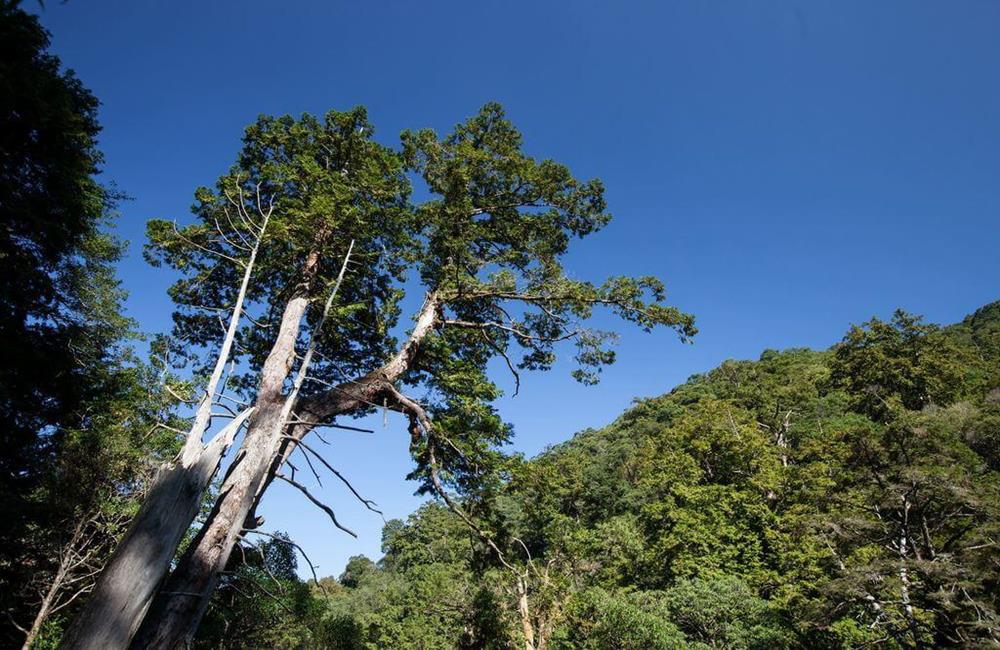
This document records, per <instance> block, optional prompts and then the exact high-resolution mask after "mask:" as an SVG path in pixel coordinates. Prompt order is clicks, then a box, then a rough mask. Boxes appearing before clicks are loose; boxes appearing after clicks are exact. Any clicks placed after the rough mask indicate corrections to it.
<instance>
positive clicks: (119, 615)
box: [60, 205, 273, 650]
mask: <svg viewBox="0 0 1000 650" xmlns="http://www.w3.org/2000/svg"><path fill="white" fill-rule="evenodd" d="M272 210H273V205H272V207H271V208H269V209H268V211H267V212H266V213H265V212H263V210H262V211H261V216H262V217H263V223H262V225H261V226H260V230H259V231H257V232H256V233H254V236H255V243H254V246H253V248H252V249H251V251H250V256H249V259H248V260H247V262H246V264H245V266H244V272H243V277H242V281H241V284H240V288H239V292H238V294H237V298H236V304H235V305H234V306H233V311H232V314H231V315H230V319H229V325H228V327H227V329H226V335H225V338H224V339H223V341H222V346H221V348H220V350H219V355H218V357H217V358H216V362H215V366H214V368H213V370H212V374H211V376H210V377H209V380H208V382H207V384H206V386H205V393H204V394H203V395H202V397H201V399H200V401H199V404H198V409H197V411H196V412H195V417H194V422H193V423H192V425H191V428H190V430H189V431H188V433H187V436H186V438H185V441H184V446H183V448H182V449H181V453H180V455H179V457H178V458H177V459H175V460H174V461H173V462H170V463H166V464H164V465H163V466H162V467H161V468H160V471H159V472H157V475H156V477H155V478H154V480H153V485H152V487H151V488H150V490H149V492H148V494H147V495H146V498H145V499H144V500H143V504H142V507H141V508H140V509H139V512H138V513H137V514H136V516H135V519H133V521H132V524H131V525H130V526H129V529H128V531H127V532H126V533H125V536H124V537H123V538H122V540H121V542H120V543H119V544H118V548H117V549H116V550H115V553H114V554H113V555H112V556H111V559H110V560H109V561H108V564H107V565H106V566H105V568H104V570H103V571H102V572H101V576H100V578H99V579H98V581H97V585H96V586H95V587H94V592H93V593H92V594H91V596H90V598H88V599H87V603H86V605H84V608H83V610H82V611H81V612H80V614H79V616H78V617H77V619H76V620H75V621H74V622H73V625H72V626H71V627H70V629H69V631H68V632H67V634H66V637H65V638H64V639H63V641H62V643H61V645H60V647H61V648H64V649H65V650H75V649H80V650H86V649H90V648H125V647H127V646H128V644H129V641H130V640H131V638H132V635H133V634H135V632H136V630H137V629H138V628H139V625H140V623H141V622H142V619H143V616H144V615H145V614H146V610H147V608H148V607H149V604H150V602H151V600H152V598H153V596H154V594H155V593H156V589H157V588H158V587H159V585H160V583H161V582H162V581H163V577H164V576H165V575H166V574H167V571H168V570H169V569H170V561H171V560H172V559H173V558H174V555H175V554H176V553H177V547H178V546H179V545H180V542H181V539H183V537H184V533H185V532H187V530H188V528H189V527H190V526H191V523H192V522H193V521H194V518H195V517H196V516H197V514H198V511H199V510H200V508H201V502H202V499H203V498H204V496H205V491H206V490H207V489H208V486H209V483H211V481H212V477H213V476H215V473H216V472H217V471H218V469H219V464H220V463H221V461H222V457H223V456H224V455H225V453H226V450H227V449H228V448H229V446H230V445H231V444H232V441H233V438H234V437H235V436H236V433H237V431H239V428H240V427H241V426H242V424H243V422H244V421H245V420H246V419H247V417H249V416H250V414H251V412H252V409H247V410H245V411H243V412H242V413H241V414H239V415H238V416H236V417H235V418H234V419H233V420H232V421H231V422H230V423H229V424H228V425H227V426H226V427H225V428H224V429H223V430H222V431H220V432H219V433H218V434H216V435H215V437H214V438H213V439H212V441H211V442H210V443H208V444H207V445H206V444H204V442H203V439H204V435H205V432H206V431H207V429H208V426H209V423H210V421H211V417H212V405H213V404H214V403H215V400H216V391H217V390H218V385H219V382H220V381H221V378H222V373H223V370H224V368H225V365H226V362H227V361H228V360H229V354H230V352H231V350H232V347H233V343H234V341H235V338H236V331H237V329H238V328H239V324H240V319H241V317H242V314H243V303H244V300H245V298H246V293H247V288H248V286H249V284H250V278H251V276H252V274H253V268H254V263H255V261H256V259H257V252H258V250H259V249H260V244H261V240H262V238H263V236H264V231H265V229H266V228H267V223H268V220H269V219H270V216H271V211H272Z"/></svg>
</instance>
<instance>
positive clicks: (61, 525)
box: [0, 0, 174, 647]
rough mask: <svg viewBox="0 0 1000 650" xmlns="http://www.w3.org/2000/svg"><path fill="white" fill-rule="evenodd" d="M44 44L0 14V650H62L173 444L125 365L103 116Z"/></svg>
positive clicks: (0, 5)
mask: <svg viewBox="0 0 1000 650" xmlns="http://www.w3.org/2000/svg"><path fill="white" fill-rule="evenodd" d="M48 45H49V37H48V34H47V33H46V32H45V31H44V30H43V29H42V28H41V26H40V25H39V23H38V21H37V19H36V18H35V17H33V16H31V15H29V14H27V13H26V12H24V11H23V10H22V9H20V7H19V3H18V2H10V1H7V0H5V1H4V2H0V213H2V216H3V227H2V228H0V263H2V265H3V269H4V280H3V282H2V283H0V342H2V343H0V344H2V348H3V350H4V353H3V358H4V361H3V372H0V419H2V424H0V519H2V521H3V526H0V584H2V585H3V586H4V588H3V589H0V609H2V611H3V624H2V626H0V645H3V646H4V647H17V646H18V645H20V644H21V643H25V644H27V643H30V642H31V641H32V640H33V639H36V638H37V637H38V636H39V634H40V633H42V632H44V631H45V630H48V631H49V632H51V635H53V636H56V637H57V636H58V631H59V629H60V627H61V624H62V622H63V621H64V619H65V618H66V617H68V616H71V615H72V614H73V613H74V612H75V611H76V608H77V607H78V606H79V605H80V604H81V603H82V602H83V601H84V599H85V595H86V594H87V593H88V592H89V591H90V589H91V588H92V587H93V583H94V580H95V578H96V574H97V572H98V571H99V570H100V569H101V567H102V566H103V564H104V562H105V561H106V559H107V556H108V553H109V552H110V550H111V549H112V548H113V547H114V544H115V542H116V540H117V539H118V537H119V536H120V534H121V532H122V530H123V527H124V525H125V524H126V523H127V521H128V519H129V517H130V516H131V515H132V513H133V512H134V509H135V507H136V503H137V501H138V500H139V499H140V498H141V494H142V493H143V491H144V489H145V485H146V483H147V480H148V478H149V474H150V472H149V470H150V463H151V462H155V461H156V460H157V459H160V458H163V457H164V456H165V455H167V454H169V453H171V452H172V448H173V444H174V441H173V439H172V436H170V435H164V434H165V432H164V430H162V429H159V428H157V426H156V425H157V424H165V423H167V422H168V420H169V412H168V407H169V406H170V405H171V402H172V398H170V397H169V396H168V395H166V394H165V393H163V391H162V390H161V389H160V387H159V386H158V381H159V372H158V370H157V369H154V368H153V364H147V363H144V362H143V361H142V360H141V359H139V358H137V357H135V356H134V355H133V354H132V353H131V351H130V345H131V343H132V342H133V341H134V340H135V338H136V334H135V332H134V326H133V323H132V322H131V321H130V320H129V319H128V318H126V317H124V316H123V315H122V298H123V294H122V291H121V290H120V288H119V286H118V284H117V281H116V279H115V276H114V265H115V263H116V262H117V261H118V260H119V258H120V255H121V252H122V246H121V243H120V242H118V241H117V240H116V239H115V238H114V237H113V236H112V235H111V234H109V232H108V230H107V228H108V227H109V226H110V224H111V216H112V210H113V208H114V204H115V202H116V200H118V198H119V197H118V195H117V193H116V192H114V191H113V190H110V189H108V188H107V187H105V186H102V185H101V184H100V183H99V182H98V181H97V180H96V175H97V173H98V171H99V166H100V163H101V154H100V152H99V150H98V148H97V135H98V133H99V131H100V127H99V125H98V123H97V119H96V113H97V106H98V102H97V100H96V99H95V98H94V96H93V95H92V94H91V93H90V92H89V91H88V90H87V89H86V88H84V86H83V85H82V84H81V83H80V81H79V80H78V79H77V78H76V77H75V76H74V75H73V73H72V72H71V71H67V70H64V69H63V68H62V66H61V64H60V61H59V59H58V58H56V57H54V56H52V55H51V54H49V53H48V52H47V48H48ZM43 636H44V635H43ZM40 642H41V641H40Z"/></svg>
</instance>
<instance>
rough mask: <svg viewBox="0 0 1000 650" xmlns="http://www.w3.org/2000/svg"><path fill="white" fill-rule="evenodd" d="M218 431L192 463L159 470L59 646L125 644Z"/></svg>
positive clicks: (208, 471) (206, 473)
mask: <svg viewBox="0 0 1000 650" xmlns="http://www.w3.org/2000/svg"><path fill="white" fill-rule="evenodd" d="M248 414H249V412H248V411H247V412H244V414H243V415H242V416H241V417H240V418H238V419H237V420H234V422H233V423H236V427H234V429H233V432H235V428H238V426H239V424H242V421H243V419H245V417H246V416H247V415H248ZM233 423H231V424H230V426H231V427H232V426H233ZM224 435H228V432H222V433H220V434H219V439H218V440H217V441H213V444H210V445H209V446H208V447H207V448H206V449H205V453H204V454H202V455H201V457H200V458H199V459H198V460H197V462H196V463H195V465H194V466H193V467H188V466H185V465H183V464H182V463H180V462H177V463H171V464H168V465H165V466H164V467H163V468H161V469H160V471H159V473H158V474H157V476H156V478H155V479H154V481H153V485H152V487H151V488H150V490H149V493H148V495H147V496H146V499H145V500H144V502H143V504H142V508H141V509H140V510H139V513H138V514H137V515H136V517H135V519H134V520H133V521H132V524H131V526H129V529H128V532H127V533H125V537H124V538H123V539H122V541H121V542H120V543H119V544H118V548H117V549H116V551H115V553H114V555H112V557H111V559H110V560H109V561H108V564H107V566H106V567H105V569H104V571H103V572H102V573H101V577H100V578H99V579H98V581H97V585H96V586H95V587H94V593H93V594H92V595H91V597H90V598H88V599H87V604H86V605H85V606H84V608H83V610H82V611H81V612H80V615H79V616H78V618H77V619H76V621H75V623H74V625H73V627H71V628H70V630H69V632H68V633H67V635H66V637H65V638H64V639H63V641H62V644H61V646H60V647H62V648H66V649H74V650H75V649H80V650H90V649H94V648H109V649H110V648H126V647H128V644H129V641H130V640H131V638H132V635H133V634H134V633H135V631H136V630H137V629H138V627H139V624H140V622H141V621H142V617H143V615H144V614H145V613H146V610H147V608H148V607H149V603H150V602H151V600H152V598H153V595H154V594H155V593H156V589H157V587H159V585H160V583H161V582H162V580H163V576H164V575H166V573H167V571H168V570H169V568H170V561H171V560H172V559H173V557H174V553H175V552H176V551H177V546H178V545H179V544H180V541H181V538H182V537H183V536H184V533H185V532H186V531H187V529H188V527H190V526H191V522H193V521H194V518H195V516H196V515H197V514H198V510H199V508H200V507H201V501H202V496H203V495H204V494H205V490H206V489H207V488H208V484H209V482H210V481H211V480H212V476H214V475H215V472H216V470H217V469H218V466H219V462H220V460H221V459H222V454H223V452H224V451H225V449H226V446H228V445H224V444H223V442H224V438H223V436H224ZM230 441H231V438H230Z"/></svg>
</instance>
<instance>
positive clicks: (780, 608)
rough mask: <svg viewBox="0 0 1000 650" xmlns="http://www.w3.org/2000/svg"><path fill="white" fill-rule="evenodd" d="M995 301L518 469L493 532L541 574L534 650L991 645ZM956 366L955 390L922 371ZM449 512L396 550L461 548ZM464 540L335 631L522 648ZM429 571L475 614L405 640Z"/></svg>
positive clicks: (850, 347)
mask: <svg viewBox="0 0 1000 650" xmlns="http://www.w3.org/2000/svg"><path fill="white" fill-rule="evenodd" d="M996 307H997V306H996V304H995V303H994V304H992V305H988V306H986V307H984V308H982V309H981V310H979V311H978V312H976V314H975V315H973V316H970V317H969V318H967V319H965V320H964V321H963V322H962V323H959V324H957V325H953V326H950V327H943V328H942V327H932V326H928V325H925V324H923V323H921V322H920V320H919V319H918V318H916V317H914V316H911V315H908V314H903V313H898V314H897V315H896V316H895V317H894V319H893V321H892V322H884V321H880V320H877V319H876V320H873V321H871V322H869V323H867V324H865V325H864V326H862V327H855V328H851V329H850V330H849V331H848V332H847V334H846V335H845V338H844V341H843V342H842V343H841V344H838V345H837V346H835V347H834V348H833V349H832V350H829V351H825V352H813V351H809V350H788V351H785V352H775V351H765V352H764V353H763V354H762V355H761V357H760V359H759V360H758V361H753V362H750V361H728V362H726V363H724V364H722V365H721V366H720V367H718V368H716V369H714V370H712V371H711V372H708V373H706V374H704V375H698V376H695V377H692V378H691V379H690V380H689V381H688V382H687V383H685V384H683V385H681V386H679V387H677V388H676V389H674V390H673V391H672V392H671V393H669V394H668V395H664V396H661V397H657V398H652V399H646V400H641V401H639V402H638V403H637V404H636V405H635V406H634V407H633V408H632V409H630V410H629V411H628V412H626V413H625V414H623V415H622V416H621V417H620V418H619V419H618V420H617V421H616V422H615V423H613V424H612V425H610V426H608V427H605V428H603V429H599V430H588V431H583V432H581V433H579V434H577V435H576V436H575V437H574V438H573V439H572V440H570V441H568V442H566V443H563V444H560V445H557V446H555V447H553V448H552V449H550V450H549V451H547V452H545V453H543V454H542V455H540V456H539V457H537V458H535V459H532V460H530V461H526V462H524V463H523V464H521V465H519V466H516V467H515V469H514V470H513V474H512V477H511V480H509V481H507V482H505V483H504V484H503V486H502V487H501V488H500V489H499V491H498V492H497V493H495V494H494V495H493V496H492V497H491V499H492V501H491V504H490V506H489V513H488V515H487V514H484V515H482V516H484V517H487V516H488V517H492V519H490V521H491V522H492V529H491V530H493V531H495V539H496V540H497V542H498V543H499V544H501V546H502V547H503V548H504V549H505V551H507V557H508V559H509V561H510V562H512V563H516V564H517V565H519V566H523V567H525V568H526V569H527V570H528V571H529V572H530V575H532V576H534V579H535V580H536V582H535V585H536V590H535V591H534V592H533V597H534V598H535V600H534V603H535V609H534V615H535V616H536V620H538V621H539V622H542V621H543V619H544V621H545V623H546V625H547V627H546V626H545V625H538V626H536V629H535V632H536V638H535V644H536V645H538V644H540V643H546V644H547V645H548V647H552V648H590V647H594V648H603V647H621V648H630V647H636V648H674V647H695V648H701V647H727V648H776V647H789V648H794V647H807V648H815V647H856V646H861V645H873V646H877V647H887V648H914V647H975V646H977V645H989V644H991V643H995V642H996V640H997V637H998V634H1000V628H998V625H1000V620H998V618H997V600H998V592H997V566H996V562H995V560H996V556H997V554H996V543H997V535H998V532H997V530H996V528H997V526H998V525H1000V511H998V510H997V508H996V505H995V504H996V503H998V502H1000V499H998V496H1000V475H998V474H997V472H996V469H995V464H992V463H994V461H995V454H994V453H993V451H992V450H991V449H990V448H988V446H987V445H985V444H984V443H983V442H982V441H983V440H984V438H983V436H984V435H994V434H993V433H989V434H987V433H986V432H995V429H996V420H995V417H996V416H995V413H996V403H997V400H996V397H995V392H996V390H995V387H994V388H990V386H991V384H990V383H989V380H984V379H983V378H984V377H989V376H991V373H992V370H993V368H994V367H995V365H996V364H997V361H998V357H997V356H996V354H995V352H990V350H991V349H994V348H990V346H989V345H985V344H984V342H985V341H988V340H989V337H990V336H992V333H993V332H995V331H996V324H997V320H996V313H997V311H996ZM907 332H908V334H907ZM946 362H947V367H949V368H951V372H950V374H948V373H942V372H938V371H933V373H932V372H931V371H929V370H928V368H938V367H941V366H942V365H943V364H945V363H946ZM930 374H933V375H934V379H933V381H934V382H939V383H938V385H939V386H948V388H947V390H940V391H939V390H938V389H933V390H932V391H931V392H930V393H929V394H930V395H932V397H930V398H922V397H917V398H914V400H913V401H909V402H906V403H907V404H910V405H911V407H912V408H907V406H906V405H905V404H904V403H903V400H902V399H901V398H898V397H896V396H895V395H898V393H889V392H888V391H887V390H886V389H885V388H883V389H882V392H881V393H880V394H881V396H882V397H885V398H886V402H889V403H890V404H893V403H895V405H894V406H893V407H892V408H891V409H885V408H884V406H885V405H884V404H883V403H882V401H880V400H876V401H875V402H872V401H870V399H869V398H870V397H871V392H870V390H869V387H870V386H871V385H872V383H873V382H872V378H873V377H878V382H879V384H878V385H879V386H880V387H889V386H906V387H910V386H920V385H927V384H922V382H926V381H928V379H929V377H928V375H930ZM944 379H947V381H943V380H944ZM911 394H913V395H917V396H919V395H927V394H928V393H927V391H925V390H917V391H914V392H913V393H911ZM870 407H874V410H869V409H870ZM466 506H467V507H468V509H469V510H474V509H475V508H476V507H477V506H476V504H474V503H468V502H467V503H466ZM484 507H485V506H484ZM439 512H440V509H438V510H434V509H432V508H425V509H422V510H421V511H419V512H418V513H416V514H415V515H414V516H413V517H411V518H410V519H409V520H408V521H407V522H406V523H405V524H404V523H402V522H392V523H390V525H389V526H387V528H386V536H387V539H415V540H420V544H419V548H435V547H436V546H437V545H439V544H442V543H447V545H448V547H449V548H454V547H458V546H459V544H458V543H456V542H454V541H453V540H452V538H451V537H450V534H449V533H448V532H446V531H445V530H443V529H442V528H441V527H440V524H439V523H438V522H439V514H438V513H439ZM477 512H480V513H482V512H483V511H482V510H479V511H477ZM404 531H405V532H404ZM470 541H471V547H470V548H469V554H468V555H467V556H465V557H466V559H464V560H463V559H462V558H461V557H460V556H459V557H456V556H454V555H442V556H439V557H438V556H435V555H433V554H424V555H423V556H422V559H421V562H422V564H421V565H420V566H421V568H420V570H419V571H417V570H415V569H414V568H413V566H411V565H406V564H401V563H398V562H396V561H394V560H393V559H392V558H393V557H394V556H393V553H394V551H392V550H391V549H389V548H387V554H386V557H385V559H384V560H382V562H381V563H379V565H378V567H377V568H375V569H374V570H372V569H369V570H367V571H366V572H364V573H363V575H362V578H361V579H360V580H358V581H357V582H353V581H352V584H354V585H355V586H353V587H351V588H346V589H342V590H340V591H334V592H331V594H330V595H329V596H327V597H326V598H327V599H328V602H329V604H327V605H326V606H325V607H326V611H327V612H337V614H336V616H335V617H334V616H330V615H324V618H323V619H322V620H324V621H326V624H327V625H334V623H333V621H336V624H335V625H334V627H328V628H323V629H338V630H339V629H348V628H349V629H351V630H353V632H352V633H351V635H347V636H344V637H341V638H344V639H350V641H349V642H348V641H345V642H344V644H345V645H344V647H351V648H365V647H369V648H374V647H378V642H373V641H372V639H379V640H380V641H383V642H384V640H385V639H391V640H392V641H391V642H390V643H389V645H393V646H394V647H403V648H406V647H421V646H420V643H421V642H427V643H432V644H436V645H432V647H476V648H487V647H504V648H512V647H523V643H524V638H523V636H521V624H520V620H519V613H518V608H517V600H516V590H515V589H514V588H513V587H514V584H513V583H514V574H512V573H511V572H508V571H505V570H504V569H503V567H500V566H498V563H497V561H496V559H495V556H494V555H493V554H491V553H490V552H489V550H488V549H487V548H485V547H484V546H482V545H481V543H480V542H479V539H478V537H476V536H472V537H471V538H470ZM522 543H523V545H524V546H523V547H521V544H522ZM518 551H520V552H518ZM529 557H530V561H529V559H528V558H529ZM536 569H537V571H538V573H535V570H536ZM428 574H435V575H437V576H438V582H437V583H436V584H437V589H438V590H439V592H440V593H452V594H456V593H464V594H466V599H465V600H464V601H462V603H461V606H460V607H457V608H455V610H454V611H455V612H456V613H455V615H454V617H453V618H452V619H450V620H451V623H450V625H437V626H429V627H433V630H434V631H433V632H428V633H427V636H424V637H422V641H421V642H417V641H412V640H407V639H406V638H405V637H400V636H392V634H393V632H392V630H393V629H395V628H394V625H395V624H396V622H398V621H401V620H407V619H408V618H409V617H410V616H412V615H413V614H412V613H411V612H420V613H421V614H423V613H426V612H429V611H431V607H432V606H431V605H428V604H426V603H423V602H421V601H419V600H417V599H412V598H410V597H407V596H404V595H403V594H407V593H409V592H408V590H409V589H412V588H415V587H416V585H418V584H420V581H421V578H420V576H421V575H428ZM542 576H544V581H543V580H542ZM384 581H391V582H392V584H394V585H396V586H395V587H394V589H392V590H385V591H381V592H379V593H381V594H382V595H383V600H382V601H381V602H380V604H379V605H378V606H377V607H358V605H359V604H360V603H361V602H362V600H363V598H365V596H364V595H363V594H364V593H365V589H366V585H367V588H368V589H374V588H375V587H374V586H375V585H377V584H384ZM543 583H544V586H543ZM362 611H364V612H365V614H363V615H362V613H361V612H362ZM460 624H461V630H460ZM546 629H547V630H548V631H547V633H546V634H547V636H546V635H543V634H542V633H541V631H543V630H546ZM463 644H466V645H465V646H463ZM491 644H492V645H491Z"/></svg>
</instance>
